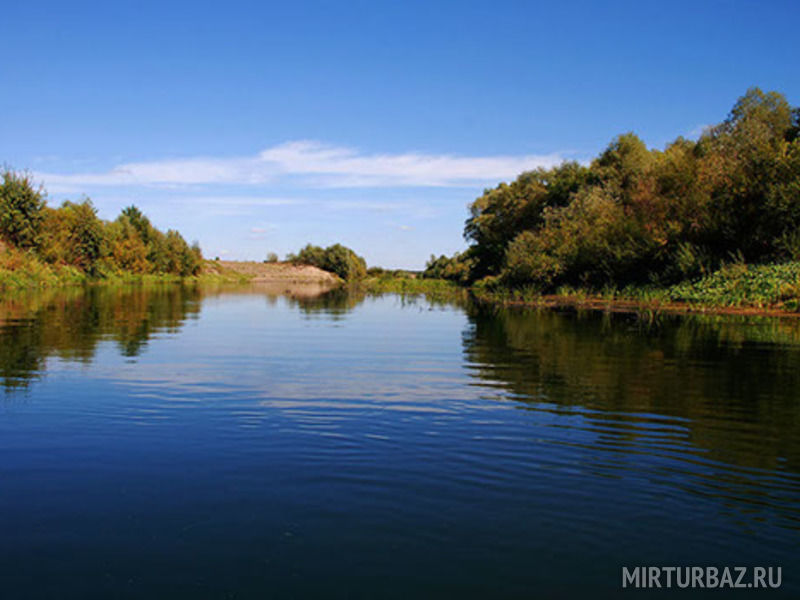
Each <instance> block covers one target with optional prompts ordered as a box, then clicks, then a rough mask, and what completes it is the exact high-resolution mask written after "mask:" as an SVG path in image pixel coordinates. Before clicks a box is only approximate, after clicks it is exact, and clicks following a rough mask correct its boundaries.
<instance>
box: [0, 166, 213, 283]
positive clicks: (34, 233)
mask: <svg viewBox="0 0 800 600" xmlns="http://www.w3.org/2000/svg"><path fill="white" fill-rule="evenodd" d="M0 235H2V237H3V239H4V240H5V241H6V242H7V243H8V244H9V247H8V248H6V249H5V250H4V251H3V252H2V253H5V254H6V255H7V256H5V258H6V260H5V263H6V264H15V263H19V264H18V268H19V269H20V272H21V275H20V278H19V279H20V281H29V282H31V283H32V284H38V283H37V282H40V283H41V284H46V283H47V282H52V281H57V280H59V276H57V275H55V273H56V272H61V271H63V270H64V269H65V268H67V267H68V268H69V269H73V270H74V271H70V270H67V271H64V272H67V273H69V274H70V275H69V276H68V277H67V279H74V277H73V275H74V272H79V273H83V274H86V275H88V276H90V277H104V278H119V277H121V276H129V275H134V276H137V277H140V276H144V275H146V274H152V275H156V276H160V275H175V276H179V277H187V276H191V275H197V274H198V273H199V272H200V269H201V266H202V261H203V257H202V252H201V251H200V247H199V246H198V245H197V243H194V244H193V245H191V246H190V245H189V244H187V243H186V241H185V240H184V239H183V237H182V236H181V235H180V233H178V232H177V231H174V230H169V231H167V232H166V233H162V232H161V231H159V230H158V229H156V228H155V227H154V226H153V225H152V224H151V223H150V220H149V219H148V218H147V217H146V216H145V215H144V214H142V212H141V211H140V210H139V209H138V208H136V207H135V206H129V207H127V208H125V209H124V210H123V211H122V213H121V214H120V215H119V217H117V219H116V220H114V221H111V222H106V221H103V220H102V219H100V218H99V217H98V215H97V210H96V208H95V207H94V205H93V204H92V202H91V200H89V199H88V198H86V199H83V200H81V201H80V202H72V201H65V202H64V203H62V204H61V206H59V207H58V208H51V207H49V206H47V205H46V203H45V201H44V192H43V191H42V190H41V189H39V190H36V189H34V187H33V184H32V182H31V180H30V178H29V177H28V176H27V175H25V176H23V175H18V174H16V173H14V172H12V171H6V172H5V173H3V184H2V186H0ZM17 250H28V251H29V252H31V253H32V254H30V256H29V257H28V258H27V259H26V261H22V262H20V260H19V256H20V255H19V254H18V253H16V251H17ZM39 263H41V264H39ZM46 265H52V266H53V269H49V267H47V266H46ZM4 268H5V269H7V270H8V267H7V266H3V265H0V270H2V269H4ZM48 269H49V270H48ZM23 271H24V272H25V273H27V275H23V274H22V272H23ZM40 275H41V276H40ZM16 279H17V278H14V277H8V276H7V277H5V279H4V280H3V281H5V282H6V283H7V284H8V286H10V287H14V286H15V284H14V282H15V281H16ZM79 279H80V278H79ZM2 283H3V282H2V281H0V284H2Z"/></svg>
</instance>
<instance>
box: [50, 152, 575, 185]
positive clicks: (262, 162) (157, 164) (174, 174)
mask: <svg viewBox="0 0 800 600" xmlns="http://www.w3.org/2000/svg"><path fill="white" fill-rule="evenodd" d="M561 161H562V157H561V156H560V155H559V154H547V155H522V156H515V155H496V156H456V155H451V154H425V153H416V152H407V153H400V154H367V153H363V152H360V151H358V150H356V149H353V148H347V147H341V146H332V145H326V144H323V143H320V142H314V141H295V142H288V143H285V144H280V145H278V146H273V147H272V148H267V149H266V150H263V151H262V152H260V153H259V154H257V155H256V156H242V157H234V158H221V157H220V158H214V157H195V158H186V159H180V160H174V159H171V160H156V161H148V162H133V163H124V164H120V165H117V166H115V167H114V168H112V169H111V170H109V171H105V172H99V173H88V172H87V173H69V174H64V173H60V174H59V173H45V172H41V173H36V176H37V177H38V178H39V179H40V180H41V181H43V182H44V184H45V185H46V186H47V187H48V188H50V189H52V190H54V191H74V190H78V189H81V190H85V189H86V188H92V187H115V186H159V187H173V186H196V185H215V184H217V185H259V184H267V183H290V184H293V185H295V186H306V187H327V188H352V187H403V186H437V187H442V186H444V187H447V186H462V185H475V184H478V183H486V182H494V181H498V180H503V179H511V178H514V177H516V176H517V175H518V174H519V173H521V172H522V171H525V170H529V169H534V168H536V167H550V166H553V165H556V164H558V163H560V162H561Z"/></svg>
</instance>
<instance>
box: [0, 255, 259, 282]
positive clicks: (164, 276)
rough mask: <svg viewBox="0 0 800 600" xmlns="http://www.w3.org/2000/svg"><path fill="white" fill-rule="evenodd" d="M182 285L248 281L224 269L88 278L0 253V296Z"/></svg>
mask: <svg viewBox="0 0 800 600" xmlns="http://www.w3.org/2000/svg"><path fill="white" fill-rule="evenodd" d="M182 281H184V282H185V281H197V282H201V283H230V282H234V283H242V282H246V281H248V278H246V277H244V276H242V275H241V274H239V273H235V272H234V271H230V270H226V269H223V270H222V271H220V270H219V269H217V270H216V271H215V272H210V271H209V272H204V273H201V274H200V275H197V276H193V277H180V276H179V275H174V274H171V273H132V272H129V271H113V272H104V273H101V274H99V275H97V276H91V275H88V274H87V273H85V272H84V271H82V270H81V269H78V268H76V267H72V266H68V265H52V264H48V263H46V262H43V261H42V260H40V259H39V258H38V257H37V256H35V255H34V254H33V253H31V252H26V251H23V250H19V249H16V248H8V247H5V248H3V249H2V250H1V251H0V292H2V293H8V292H15V291H24V290H36V289H44V288H53V287H66V286H79V285H85V284H92V285H95V284H100V285H120V284H130V283H134V284H151V283H178V282H182Z"/></svg>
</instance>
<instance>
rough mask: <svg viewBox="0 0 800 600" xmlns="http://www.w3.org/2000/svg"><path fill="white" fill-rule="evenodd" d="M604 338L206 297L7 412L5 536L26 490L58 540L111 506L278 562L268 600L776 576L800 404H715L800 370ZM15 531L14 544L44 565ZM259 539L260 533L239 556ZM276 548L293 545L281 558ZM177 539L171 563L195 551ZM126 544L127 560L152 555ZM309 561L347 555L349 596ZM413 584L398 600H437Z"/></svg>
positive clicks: (523, 324) (666, 343)
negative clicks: (739, 572) (756, 571)
mask: <svg viewBox="0 0 800 600" xmlns="http://www.w3.org/2000/svg"><path fill="white" fill-rule="evenodd" d="M331 311H334V312H333V313H332V312H331ZM145 313H146V311H145ZM334 313H335V314H334ZM334 317H335V318H334ZM601 321H602V320H601V319H588V320H583V321H581V320H580V319H577V320H576V319H575V318H573V317H565V316H557V315H553V314H550V313H544V314H540V315H536V314H529V315H527V316H524V315H519V314H516V313H514V314H506V313H503V312H500V313H498V314H497V315H492V314H485V313H481V312H476V311H475V310H474V309H465V308H461V307H456V306H452V307H441V306H435V307H433V306H431V305H429V304H428V303H426V302H424V301H417V302H416V303H408V302H404V301H402V300H401V299H400V298H398V297H396V296H385V297H380V298H367V299H365V300H363V301H361V302H353V303H352V304H351V308H348V309H344V310H343V309H337V308H336V306H335V305H334V306H332V307H331V306H329V307H327V308H326V307H325V306H324V305H318V306H317V307H316V308H314V307H311V308H308V306H306V309H303V306H301V305H298V303H297V301H296V300H290V299H286V298H274V297H272V298H267V299H266V301H265V296H263V295H258V294H245V295H221V296H207V297H205V298H203V299H202V306H201V311H200V313H199V316H198V318H196V319H188V320H183V321H182V324H181V326H180V327H179V328H175V327H173V328H172V329H171V331H166V330H165V329H164V328H163V327H161V328H159V327H155V328H154V329H153V331H154V332H155V333H152V334H151V335H150V336H149V338H148V339H147V343H146V345H145V346H143V347H142V350H141V352H140V353H139V354H138V355H137V356H133V357H131V356H123V355H122V354H121V352H120V346H119V343H118V341H117V340H115V339H112V338H113V335H112V334H111V333H108V332H107V333H104V334H103V335H101V336H100V341H99V342H98V343H97V347H96V351H95V352H94V355H93V358H91V360H86V361H84V362H81V363H76V362H74V361H71V360H63V359H59V358H52V356H51V358H49V359H47V361H46V364H45V366H44V371H45V372H44V373H43V374H42V375H43V377H42V378H41V379H39V380H38V381H35V382H33V383H32V384H31V386H30V388H29V389H27V390H21V391H19V392H15V393H12V394H9V395H7V396H6V399H5V402H4V404H3V411H2V413H0V415H2V419H1V420H0V436H2V437H0V439H2V440H3V443H4V444H5V449H6V452H7V455H8V456H11V457H13V458H12V460H10V461H9V462H7V464H6V465H5V467H3V469H2V472H0V475H5V476H6V479H5V480H6V481H8V482H11V483H10V484H8V485H10V486H11V487H10V488H8V489H10V490H11V491H12V492H13V493H12V494H10V495H6V496H5V500H0V510H2V509H3V508H4V507H5V508H6V509H7V510H8V513H7V517H6V525H9V526H11V525H12V524H13V523H16V521H10V520H9V519H11V518H12V517H13V518H15V519H17V520H18V522H19V523H21V524H26V523H27V524H28V525H29V526H33V525H35V524H36V523H39V521H37V519H38V518H39V517H36V516H35V515H34V514H33V513H30V512H28V511H27V510H26V509H25V508H24V506H25V505H24V502H23V499H24V498H26V497H28V496H26V490H27V494H37V495H38V494H39V493H45V492H48V493H51V494H55V495H53V496H52V498H57V497H60V498H64V499H65V500H64V502H66V505H65V506H66V507H62V508H60V509H58V508H53V507H52V506H51V508H50V510H53V511H55V512H54V514H58V513H59V511H67V512H68V513H69V514H67V515H65V516H63V523H67V524H68V523H72V522H73V521H72V520H74V519H79V517H80V514H81V510H85V509H82V508H81V506H82V502H85V503H87V504H88V506H90V507H91V509H92V510H95V511H97V512H98V514H99V515H100V516H99V517H98V518H100V520H101V521H102V522H104V523H106V526H107V527H108V528H109V529H108V530H109V531H117V532H118V531H119V528H120V527H121V526H120V524H119V521H118V520H117V517H114V516H113V515H112V516H105V517H104V516H103V515H105V514H106V513H107V512H108V510H109V508H108V506H107V504H105V503H106V502H112V501H113V502H115V503H117V504H119V505H120V506H128V509H127V510H128V513H129V514H132V515H135V514H140V513H141V514H145V515H147V519H145V520H144V521H143V522H141V523H140V526H143V527H145V529H146V528H147V524H148V523H150V522H152V523H158V524H159V525H158V527H159V531H166V532H170V531H172V532H173V535H174V536H175V537H174V540H179V539H189V538H191V536H198V539H197V540H195V542H196V543H198V544H200V543H202V544H203V547H204V548H206V547H207V545H208V544H211V546H210V548H215V547H218V548H229V549H231V548H233V549H235V548H249V550H248V551H247V552H251V551H252V552H255V548H256V547H260V546H259V544H264V545H265V547H264V548H261V550H263V552H264V553H267V554H270V552H272V553H271V554H270V556H272V558H271V559H270V560H271V561H273V562H270V563H269V564H270V565H272V566H267V567H263V565H262V567H263V568H265V569H267V571H270V569H273V568H274V569H276V571H275V573H276V575H275V576H276V577H278V578H279V580H280V577H281V574H280V573H282V572H283V571H282V569H291V568H297V567H292V566H291V565H292V564H293V565H297V564H302V565H305V566H303V567H302V568H300V571H302V572H305V573H307V574H308V575H309V581H310V580H311V579H314V580H319V581H327V582H329V583H330V584H331V585H334V584H335V583H334V582H337V581H338V582H339V583H341V582H342V581H345V580H348V577H349V571H348V569H347V561H348V560H355V561H358V562H359V564H362V565H370V566H369V567H364V568H366V569H367V570H368V571H369V569H372V571H371V572H372V573H375V574H383V575H385V576H388V575H391V574H393V573H394V574H395V575H397V576H399V575H398V574H399V573H409V572H412V571H413V572H416V573H418V575H419V577H422V578H423V579H424V580H425V581H427V582H428V584H430V585H434V584H435V582H438V583H436V585H441V586H444V587H443V588H442V589H454V588H452V582H453V581H454V578H455V579H458V578H459V577H461V578H463V580H464V581H465V582H471V583H470V585H469V586H468V587H469V589H481V587H480V586H481V585H489V584H488V583H487V582H491V581H496V580H497V578H498V577H500V578H502V579H503V580H504V581H507V582H508V584H509V586H510V587H509V589H511V590H518V591H519V590H527V589H529V588H530V586H531V585H533V584H534V583H535V584H536V585H538V586H540V587H541V588H542V589H544V590H545V591H547V590H550V591H554V590H558V589H561V588H560V587H559V585H562V584H563V581H564V577H566V576H567V574H569V573H574V568H575V565H585V574H584V577H585V580H586V582H588V583H587V585H588V586H589V587H590V588H594V589H595V590H597V589H599V590H611V592H610V593H611V595H613V590H614V589H616V588H615V586H616V585H617V579H618V569H619V565H620V564H643V563H646V564H706V563H712V564H783V565H784V567H785V570H786V568H788V566H789V562H791V560H793V559H794V557H795V547H796V539H797V538H796V536H797V532H798V529H800V502H799V501H798V498H800V480H799V479H798V475H797V471H796V469H795V466H796V463H795V462H794V461H795V459H796V457H797V443H798V442H797V438H798V436H796V435H795V436H794V437H793V438H792V437H791V436H789V435H787V432H794V433H797V429H796V428H797V414H798V413H797V408H794V409H792V406H793V405H792V403H791V402H790V401H789V400H787V398H786V397H783V398H781V397H778V394H779V391H777V388H776V389H769V390H766V391H765V393H763V394H761V395H757V396H755V397H751V396H749V395H748V394H750V393H751V392H752V390H750V389H749V388H741V387H737V386H732V385H729V386H727V387H726V386H722V387H721V386H720V383H721V382H722V383H724V382H725V381H728V380H730V379H731V378H732V377H733V374H732V373H731V369H732V368H734V367H736V366H737V365H739V363H737V362H736V361H739V360H745V359H746V362H743V363H741V364H742V365H748V364H749V365H753V364H755V363H758V362H759V361H760V362H761V363H764V364H763V365H762V367H759V368H760V369H761V370H757V369H756V367H754V366H750V367H746V366H742V367H741V369H740V370H742V374H743V376H748V377H749V376H751V375H752V374H753V373H755V374H761V373H772V374H773V376H774V377H775V378H777V380H778V382H779V383H780V387H782V388H785V389H786V392H787V394H791V393H792V392H793V390H794V389H795V388H792V387H791V386H792V385H794V382H795V379H794V376H793V375H792V374H791V372H790V371H789V370H788V368H787V367H786V365H790V364H793V362H792V361H793V359H794V358H796V349H795V348H794V347H791V346H786V347H783V346H780V344H773V345H769V344H768V343H767V342H765V341H763V340H762V341H759V342H757V343H751V342H748V341H747V340H746V339H745V340H744V341H743V340H742V338H741V337H737V335H734V334H732V333H731V332H732V331H734V329H735V328H733V329H731V328H729V329H725V328H722V329H720V328H718V329H714V330H713V331H712V333H711V334H708V333H704V332H703V331H694V330H692V332H693V333H692V332H689V330H686V329H681V328H678V329H675V330H673V329H670V328H669V327H665V328H663V329H662V330H659V331H656V332H647V331H639V330H637V326H636V325H635V324H631V322H627V321H624V320H622V321H620V322H617V323H606V324H603V323H602V322H601ZM750 334H752V332H748V335H750ZM715 336H716V338H715ZM720 340H722V341H720ZM726 340H734V341H726ZM698 348H700V349H699V350H698ZM731 365H733V367H732V366H731ZM748 369H756V370H748ZM759 376H760V375H759ZM792 419H794V421H792ZM32 472H38V473H43V474H44V479H42V478H40V479H38V480H37V481H38V483H37V481H34V480H32V479H27V478H26V477H27V475H26V473H32ZM93 477H97V478H99V479H98V480H97V481H98V482H99V481H104V482H105V483H103V484H102V489H104V490H106V492H104V494H110V498H109V497H107V496H106V495H102V498H101V497H100V496H98V497H95V496H92V495H91V494H90V496H89V499H88V500H86V498H85V492H82V491H80V489H79V488H78V487H76V486H88V488H89V489H91V488H92V485H93V484H92V483H91V481H94V479H92V478H93ZM87 478H89V479H87ZM90 480H91V481H90ZM42 482H45V483H42ZM109 482H110V483H109ZM97 485H100V483H97ZM108 486H110V487H108ZM153 486H156V487H155V488H154V487H153ZM159 488H160V489H163V490H165V493H167V492H166V491H168V495H171V496H174V498H175V502H178V504H177V505H176V508H175V509H174V510H179V512H180V514H181V516H173V517H169V519H167V517H166V516H164V517H163V518H162V517H161V516H159V515H167V514H172V513H171V512H170V511H171V510H173V509H171V508H169V506H171V504H170V502H171V501H170V500H168V499H167V497H166V496H163V497H162V496H160V495H159V496H158V499H154V498H155V497H153V496H152V494H156V493H157V490H158V489H159ZM124 490H129V491H128V492H125V491H124ZM120 494H122V495H120ZM126 494H127V495H126ZM46 497H51V496H46ZM81 498H83V500H81ZM179 499H180V500H179ZM38 502H44V503H45V505H46V506H50V505H49V504H47V503H48V501H47V500H40V501H38ZM34 504H35V503H34ZM70 506H72V508H69V507H70ZM177 506H180V509H178V508H177ZM265 507H267V508H265ZM69 511H72V512H69ZM112 512H113V511H112ZM184 513H185V514H184ZM37 514H38V513H37ZM246 515H249V517H247V518H245V516H246ZM71 519H72V520H71ZM104 519H105V520H104ZM165 519H166V520H165ZM170 519H172V520H170ZM2 524H3V523H2V522H1V521H0V525H2ZM65 526H66V525H65ZM153 526H154V527H155V525H153ZM20 527H22V525H19V526H17V525H14V526H13V527H11V530H12V531H16V534H14V535H11V537H10V538H9V539H12V540H16V543H19V544H22V547H23V550H24V549H25V548H26V547H27V548H34V546H35V544H34V545H33V546H31V544H33V542H30V543H29V542H26V541H25V540H27V538H26V537H25V536H26V535H27V534H25V533H24V532H23V531H22V529H20ZM59 527H60V526H58V525H56V526H54V528H53V531H54V532H58V531H59ZM76 527H77V529H76V530H75V531H76V532H77V531H80V528H79V527H78V526H77V525H76ZM184 528H188V529H184ZM256 531H259V532H262V533H263V535H264V536H266V537H264V538H263V539H262V538H258V539H259V540H261V541H256V540H255V539H253V540H250V541H247V540H249V539H250V538H249V537H248V536H249V535H251V533H252V532H256ZM287 531H288V532H289V533H291V536H298V537H300V538H301V539H302V540H303V543H302V544H301V545H299V546H292V547H285V546H284V545H285V544H286V543H287V542H286V540H287V539H290V537H286V536H285V535H284V534H285V533H286V532H287ZM270 532H273V533H274V534H275V538H274V540H273V538H272V537H270V536H271V535H272V533H270ZM52 535H55V533H53V534H52ZM129 535H133V534H129ZM90 538H91V539H94V538H92V537H91V536H90ZM118 538H119V536H118ZM119 539H121V540H122V541H120V542H118V543H119V544H124V543H126V542H125V541H124V540H125V539H127V538H125V537H124V536H122V538H119ZM170 539H172V538H170ZM170 539H168V540H166V541H165V543H166V547H168V548H170V549H171V550H170V551H171V552H173V553H174V554H175V555H177V556H183V554H184V553H185V552H189V549H188V548H189V547H182V546H180V545H175V544H177V542H176V541H174V540H173V541H170ZM192 539H193V538H192ZM268 540H273V541H268ZM275 540H280V543H278V542H277V541H275ZM61 541H62V540H60V539H54V538H48V541H47V543H48V544H56V547H58V544H59V543H61ZM98 543H99V542H98ZM187 543H188V542H187ZM26 544H27V545H26ZM130 544H131V546H130V547H128V546H126V547H124V548H121V549H120V548H117V550H119V551H125V552H129V553H133V554H134V555H137V552H139V550H140V548H139V546H137V545H136V543H134V542H130ZM275 544H278V546H275ZM190 546H191V544H190ZM191 547H194V546H191ZM267 547H269V548H271V549H272V550H270V551H269V552H267V550H266V549H265V548H267ZM275 547H280V548H282V549H281V550H280V552H279V553H278V554H277V555H276V554H275V553H274V552H273V550H274V548H275ZM387 548H390V550H389V549H387ZM337 549H338V550H337ZM261 550H259V551H261ZM31 551H32V550H31ZM92 551H94V550H92ZM196 551H197V550H196V549H195V550H192V552H196ZM86 552H89V550H86ZM98 552H99V550H98ZM203 552H206V553H210V554H209V562H204V561H203V560H200V562H199V563H198V565H199V566H196V567H191V566H185V567H184V570H185V571H186V572H188V573H194V570H193V569H201V570H203V569H204V570H206V571H209V572H214V573H218V572H219V569H221V568H222V567H221V566H220V564H225V565H227V566H226V567H225V569H226V572H231V573H236V572H239V570H240V569H241V568H243V567H241V566H239V567H237V566H232V564H228V563H227V562H226V559H225V558H224V557H221V556H219V555H216V554H215V552H217V551H216V550H213V549H209V550H204V551H203ZM232 552H233V554H232V555H231V556H232V557H233V556H236V552H235V551H233V550H232ZM317 552H319V553H323V554H324V553H326V552H333V554H327V556H329V558H328V559H327V561H328V563H326V564H330V561H333V564H335V565H337V569H338V570H336V573H335V574H331V573H329V572H327V571H326V570H325V569H324V568H323V567H322V566H320V565H321V564H323V563H320V562H319V560H318V559H315V558H314V557H315V556H317V554H316V553H317ZM21 556H29V557H30V555H29V554H25V552H24V551H23V552H22V553H21ZM187 556H188V555H187ZM212 556H213V557H214V558H213V560H211V558H212ZM330 556H333V557H334V558H330ZM434 556H436V557H438V558H436V559H434V558H433V557H434ZM425 557H428V558H429V559H430V561H428V560H426V558H425ZM83 559H84V560H89V561H90V562H91V560H92V557H91V556H90V557H87V556H83ZM239 560H241V561H243V563H244V564H248V565H249V564H250V563H249V562H248V561H251V560H253V556H252V555H251V554H249V553H245V554H244V555H242V556H239ZM315 560H316V562H315ZM286 561H289V562H286ZM290 563H291V564H290ZM530 564H539V565H543V568H541V569H535V570H531V569H530V568H528V566H529V565H530ZM20 568H21V570H20V573H24V571H25V569H24V568H22V567H20ZM118 568H119V569H123V567H118ZM152 568H153V569H155V570H156V571H155V574H154V575H153V577H156V575H157V573H158V567H156V566H153V567H152ZM248 568H255V567H254V566H252V565H251V566H250V567H248ZM112 570H113V569H112ZM123 570H124V569H123ZM256 570H257V569H256ZM455 573H458V574H459V575H458V576H457V575H455ZM240 575H241V573H240ZM787 576H788V573H787ZM159 577H160V576H159ZM426 578H427V579H426ZM156 579H158V577H156ZM143 580H147V578H146V577H143ZM159 581H161V580H160V579H159ZM403 581H404V582H406V583H405V584H403V585H406V586H407V587H406V588H404V589H405V590H406V591H407V592H408V593H409V594H413V593H414V592H418V591H419V590H420V589H423V588H425V586H424V585H423V584H422V583H419V582H417V583H415V579H414V578H413V577H412V578H408V577H404V578H403ZM787 584H789V587H788V588H787V589H789V590H792V589H796V585H795V587H794V588H791V585H792V584H791V580H788V579H787ZM253 585H254V586H255V587H254V588H253V589H257V590H260V589H261V588H260V587H258V585H256V584H253ZM306 585H312V584H311V583H307V584H306ZM576 585H578V584H577V583H576ZM419 586H422V588H421V587H419ZM456 587H457V586H456ZM425 589H428V588H425ZM486 589H488V588H484V591H485V590H486ZM372 591H375V590H374V589H373V590H372ZM462 591H463V590H462ZM462 595H466V596H468V595H469V594H468V593H464V594H462Z"/></svg>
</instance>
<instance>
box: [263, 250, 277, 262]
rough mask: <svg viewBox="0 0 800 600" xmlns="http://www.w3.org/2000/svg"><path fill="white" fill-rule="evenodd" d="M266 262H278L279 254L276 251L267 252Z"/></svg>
mask: <svg viewBox="0 0 800 600" xmlns="http://www.w3.org/2000/svg"><path fill="white" fill-rule="evenodd" d="M264 262H265V263H276V262H278V255H277V254H276V253H275V252H270V253H269V254H267V258H266V259H265V260H264Z"/></svg>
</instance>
